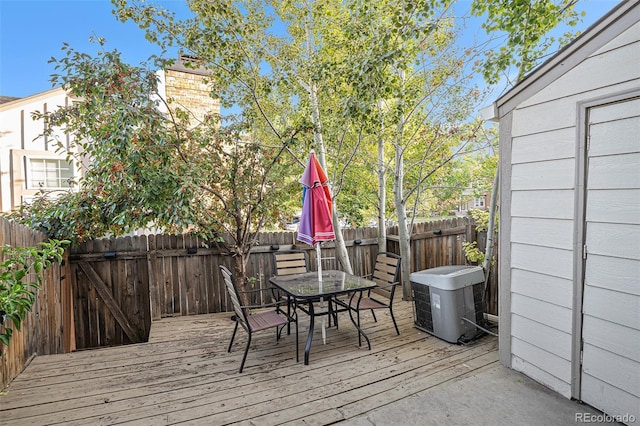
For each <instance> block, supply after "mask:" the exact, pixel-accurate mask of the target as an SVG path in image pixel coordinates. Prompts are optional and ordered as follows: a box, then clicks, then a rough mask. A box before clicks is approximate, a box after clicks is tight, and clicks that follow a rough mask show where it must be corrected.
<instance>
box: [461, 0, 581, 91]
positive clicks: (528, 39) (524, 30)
mask: <svg viewBox="0 0 640 426" xmlns="http://www.w3.org/2000/svg"><path fill="white" fill-rule="evenodd" d="M577 3H578V0H492V1H482V0H475V1H474V2H473V3H472V5H471V13H472V14H473V15H475V16H483V17H486V19H485V21H484V23H483V24H482V27H483V28H484V29H485V30H486V31H487V33H497V32H501V33H506V43H501V44H500V46H499V47H497V48H496V49H492V50H489V51H488V52H486V59H485V60H484V61H478V68H479V69H480V71H481V72H482V75H483V77H484V78H485V80H486V81H487V82H488V83H491V84H495V83H497V82H498V80H499V79H500V77H501V76H502V75H503V73H505V71H507V70H508V69H509V68H510V67H511V66H515V68H516V70H517V81H520V80H522V79H523V78H524V77H525V75H526V74H527V73H528V72H529V71H530V70H531V69H533V68H534V67H535V66H536V65H537V64H538V63H539V61H540V59H541V58H544V56H545V54H546V52H547V51H548V50H549V49H550V48H551V47H552V46H557V47H558V46H559V47H562V46H563V45H565V44H567V43H568V42H569V41H570V40H572V39H573V38H575V37H576V36H577V34H575V33H572V32H566V33H564V34H563V35H562V36H561V37H559V38H558V39H557V40H556V38H554V37H547V35H548V33H549V32H550V31H551V30H552V29H554V28H555V27H557V26H558V25H560V24H565V25H567V26H569V27H573V26H575V25H577V24H578V22H580V18H581V17H583V16H584V12H581V13H579V12H578V11H576V10H575V5H576V4H577Z"/></svg>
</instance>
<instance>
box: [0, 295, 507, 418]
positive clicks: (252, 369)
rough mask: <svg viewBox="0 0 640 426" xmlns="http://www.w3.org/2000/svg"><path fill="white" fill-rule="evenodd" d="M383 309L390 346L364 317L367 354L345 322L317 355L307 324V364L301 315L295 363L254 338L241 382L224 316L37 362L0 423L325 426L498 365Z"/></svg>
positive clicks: (290, 339)
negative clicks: (144, 339)
mask: <svg viewBox="0 0 640 426" xmlns="http://www.w3.org/2000/svg"><path fill="white" fill-rule="evenodd" d="M394 311H395V312H396V318H397V321H398V326H399V328H400V331H401V335H400V336H397V335H396V334H395V330H394V329H393V325H392V323H391V320H390V318H389V317H388V314H385V313H380V314H378V322H377V323H376V322H373V320H372V318H371V317H370V316H369V315H368V314H365V315H363V317H362V324H363V328H364V329H365V331H366V332H367V334H368V335H369V337H370V339H371V344H372V349H371V350H370V351H369V350H367V349H366V345H364V346H363V347H358V343H357V333H356V330H355V328H354V327H353V325H352V324H351V323H350V321H349V317H348V315H346V314H342V315H341V316H340V328H339V329H335V328H330V329H328V330H327V344H326V345H323V344H322V340H321V334H320V333H321V332H320V330H319V328H320V327H319V325H317V326H316V333H315V334H314V341H313V346H312V349H311V354H310V355H311V356H310V365H308V366H305V365H304V364H303V363H302V359H303V351H304V342H305V339H306V333H307V330H308V328H307V327H308V320H307V318H306V317H305V315H304V314H301V317H300V343H299V345H300V346H299V347H300V351H301V353H300V355H301V356H300V362H298V363H296V360H295V338H294V336H293V334H292V335H290V336H286V335H285V336H284V337H283V338H282V339H281V340H280V341H279V342H278V343H276V342H275V334H274V333H272V332H262V333H258V334H256V336H255V337H254V340H253V342H252V348H251V350H250V351H249V356H248V358H247V363H246V365H245V370H244V372H243V373H242V374H238V373H237V369H238V367H239V363H240V359H241V357H242V352H243V349H244V344H245V342H246V340H245V338H246V335H245V334H244V333H243V331H242V330H239V331H238V333H239V335H238V337H237V338H236V342H235V343H234V347H233V349H232V352H231V353H227V352H226V346H227V344H228V339H229V338H230V336H231V333H232V330H233V322H232V321H230V320H229V316H230V314H229V313H226V314H210V315H198V316H190V317H174V318H165V319H162V320H159V321H156V322H154V323H153V324H152V328H151V337H150V340H149V342H147V343H143V344H137V345H128V346H120V347H112V348H102V349H96V350H89V351H79V352H74V353H70V354H63V355H48V356H41V357H36V358H35V359H34V361H33V362H32V363H31V364H30V365H29V366H28V367H27V369H26V370H25V371H24V372H23V373H22V374H20V375H19V376H18V377H17V378H16V379H15V380H14V381H13V382H12V383H11V385H10V386H9V387H8V388H7V390H6V391H7V392H5V394H4V395H2V396H0V424H3V425H11V424H16V425H17V424H20V425H22V424H65V425H74V424H77V425H86V424H126V423H129V424H136V425H144V424H149V425H158V424H173V423H180V422H187V423H189V424H203V425H211V424H216V425H218V424H237V423H241V424H242V423H244V424H260V425H277V424H285V423H300V422H302V421H304V423H305V424H318V425H320V424H329V423H333V422H336V421H340V420H345V419H352V418H354V417H356V416H359V415H362V414H365V413H367V412H368V411H370V410H373V409H375V408H378V407H381V406H384V405H387V404H390V403H392V402H395V401H399V400H402V399H403V398H408V397H411V396H412V395H415V394H416V393H418V392H421V391H423V390H426V389H430V388H432V387H434V386H438V385H440V384H443V383H446V382H449V381H451V380H458V379H460V378H463V377H467V376H468V375H470V374H473V373H474V371H476V370H482V369H485V368H487V366H491V365H495V363H497V351H496V349H497V339H495V338H492V337H483V338H481V339H479V340H478V341H477V342H476V343H475V344H473V345H469V346H462V345H451V344H448V343H447V342H444V341H442V340H440V339H437V338H435V337H433V336H429V335H428V334H425V333H423V332H421V331H419V330H417V329H415V328H414V327H413V318H412V309H411V303H409V302H402V301H398V302H397V304H396V307H395V310H394Z"/></svg>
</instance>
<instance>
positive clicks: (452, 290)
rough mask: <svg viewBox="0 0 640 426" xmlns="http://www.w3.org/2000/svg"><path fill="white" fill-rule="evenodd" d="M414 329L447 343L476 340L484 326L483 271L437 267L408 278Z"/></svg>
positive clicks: (467, 268)
mask: <svg viewBox="0 0 640 426" xmlns="http://www.w3.org/2000/svg"><path fill="white" fill-rule="evenodd" d="M409 280H410V282H411V290H412V292H413V301H414V305H413V307H414V309H413V313H414V324H415V327H416V328H418V329H420V330H422V331H426V332H427V333H430V334H433V335H434V336H436V337H439V338H441V339H443V340H446V341H447V342H451V343H461V342H465V341H470V340H472V339H474V338H475V337H477V335H478V332H479V329H478V328H477V327H475V325H474V324H477V325H480V326H482V325H483V324H484V312H485V310H486V308H485V302H484V272H483V270H482V268H481V267H479V266H464V265H456V266H441V267H438V268H431V269H425V270H423V271H418V272H414V273H412V274H411V275H410V276H409Z"/></svg>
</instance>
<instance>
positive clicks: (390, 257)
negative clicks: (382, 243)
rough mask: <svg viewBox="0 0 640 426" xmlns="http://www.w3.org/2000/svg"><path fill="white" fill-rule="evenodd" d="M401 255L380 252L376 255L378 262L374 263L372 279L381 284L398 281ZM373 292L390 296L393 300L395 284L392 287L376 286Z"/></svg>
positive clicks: (386, 284)
mask: <svg viewBox="0 0 640 426" xmlns="http://www.w3.org/2000/svg"><path fill="white" fill-rule="evenodd" d="M400 259H401V258H400V256H398V255H397V254H395V253H388V252H380V253H378V255H377V256H376V263H375V264H374V265H373V273H372V274H371V280H372V281H375V282H376V284H378V285H379V286H381V287H383V286H388V285H389V284H391V283H395V282H398V275H399V274H400ZM371 292H372V293H376V294H379V295H381V296H384V297H387V298H389V300H391V301H393V294H394V293H395V286H394V287H391V288H378V287H376V288H374V289H373V290H371Z"/></svg>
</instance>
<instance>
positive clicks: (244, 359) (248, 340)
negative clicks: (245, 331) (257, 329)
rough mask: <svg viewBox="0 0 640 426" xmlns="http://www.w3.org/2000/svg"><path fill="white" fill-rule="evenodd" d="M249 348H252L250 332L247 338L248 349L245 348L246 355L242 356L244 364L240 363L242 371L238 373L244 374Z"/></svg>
mask: <svg viewBox="0 0 640 426" xmlns="http://www.w3.org/2000/svg"><path fill="white" fill-rule="evenodd" d="M249 346H251V332H249V337H248V338H247V347H245V348H244V355H243V356H242V362H241V363H240V371H238V373H242V369H243V368H244V362H245V361H246V360H247V354H248V353H249Z"/></svg>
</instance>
